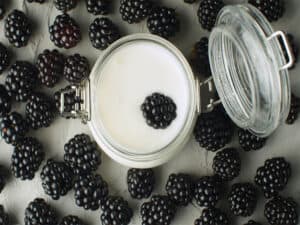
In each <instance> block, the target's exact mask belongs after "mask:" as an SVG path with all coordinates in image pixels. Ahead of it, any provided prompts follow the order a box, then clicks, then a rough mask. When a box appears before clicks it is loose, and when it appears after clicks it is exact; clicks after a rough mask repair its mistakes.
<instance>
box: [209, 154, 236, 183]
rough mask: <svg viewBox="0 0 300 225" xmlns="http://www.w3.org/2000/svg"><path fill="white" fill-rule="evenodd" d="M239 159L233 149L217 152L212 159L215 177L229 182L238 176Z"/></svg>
mask: <svg viewBox="0 0 300 225" xmlns="http://www.w3.org/2000/svg"><path fill="white" fill-rule="evenodd" d="M240 170H241V159H240V155H239V153H238V151H237V150H236V149H234V148H226V149H223V150H222V151H219V152H217V154H216V155H215V157H214V159H213V171H214V173H215V175H217V176H218V177H220V179H222V180H224V181H231V180H233V179H234V178H236V177H237V176H238V175H239V174H240Z"/></svg>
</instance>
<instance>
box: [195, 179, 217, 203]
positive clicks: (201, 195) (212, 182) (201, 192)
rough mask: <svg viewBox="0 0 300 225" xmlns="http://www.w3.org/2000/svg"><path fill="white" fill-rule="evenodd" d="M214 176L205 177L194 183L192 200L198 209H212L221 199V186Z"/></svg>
mask: <svg viewBox="0 0 300 225" xmlns="http://www.w3.org/2000/svg"><path fill="white" fill-rule="evenodd" d="M217 179H218V178H217V177H216V176H205V177H201V178H199V179H198V180H196V181H195V191H194V198H195V200H196V203H197V204H198V205H199V206H200V207H214V206H216V204H217V203H218V201H219V200H220V199H221V186H220V183H219V181H218V180H217Z"/></svg>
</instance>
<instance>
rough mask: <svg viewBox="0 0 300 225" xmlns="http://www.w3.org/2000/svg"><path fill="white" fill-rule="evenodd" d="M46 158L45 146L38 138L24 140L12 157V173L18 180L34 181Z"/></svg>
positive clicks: (16, 147) (17, 146)
mask: <svg viewBox="0 0 300 225" xmlns="http://www.w3.org/2000/svg"><path fill="white" fill-rule="evenodd" d="M44 158H45V153H44V151H43V146H42V144H41V143H40V142H39V141H38V140H37V139H36V138H33V137H25V138H22V139H20V140H19V141H18V142H17V144H16V146H15V148H14V151H13V154H12V156H11V171H12V173H13V174H14V176H15V177H16V178H20V179H21V180H32V179H33V178H34V175H35V173H36V172H37V170H38V169H39V167H40V165H41V163H42V161H43V160H44Z"/></svg>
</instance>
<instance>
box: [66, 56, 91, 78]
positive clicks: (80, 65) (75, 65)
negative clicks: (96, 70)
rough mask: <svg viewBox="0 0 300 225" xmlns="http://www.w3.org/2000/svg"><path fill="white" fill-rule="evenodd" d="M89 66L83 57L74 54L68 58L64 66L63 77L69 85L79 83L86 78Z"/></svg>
mask: <svg viewBox="0 0 300 225" xmlns="http://www.w3.org/2000/svg"><path fill="white" fill-rule="evenodd" d="M89 73H90V65H89V62H88V60H87V58H85V57H84V56H81V55H79V54H74V55H71V56H69V57H68V58H67V59H66V61H65V64H64V77H65V78H66V80H67V81H69V82H70V83H76V84H78V83H80V82H81V81H83V80H85V79H86V78H88V76H89Z"/></svg>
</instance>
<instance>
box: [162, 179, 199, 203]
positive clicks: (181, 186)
mask: <svg viewBox="0 0 300 225" xmlns="http://www.w3.org/2000/svg"><path fill="white" fill-rule="evenodd" d="M166 192H167V195H168V196H169V197H170V199H171V200H172V201H173V202H174V203H175V204H176V205H180V206H187V205H188V204H189V203H190V202H191V201H192V199H193V194H194V182H193V180H192V178H191V176H190V175H188V174H183V173H179V174H171V175H170V176H169V178H168V181H167V184H166Z"/></svg>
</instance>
